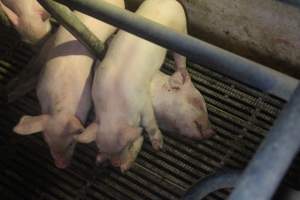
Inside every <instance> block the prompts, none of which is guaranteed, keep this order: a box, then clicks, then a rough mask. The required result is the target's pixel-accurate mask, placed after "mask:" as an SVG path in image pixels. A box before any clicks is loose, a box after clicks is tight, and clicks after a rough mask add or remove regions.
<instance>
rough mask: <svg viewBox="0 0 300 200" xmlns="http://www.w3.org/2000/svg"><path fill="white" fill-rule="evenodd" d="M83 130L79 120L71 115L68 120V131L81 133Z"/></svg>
mask: <svg viewBox="0 0 300 200" xmlns="http://www.w3.org/2000/svg"><path fill="white" fill-rule="evenodd" d="M83 131H84V127H83V125H82V123H81V121H80V120H79V119H78V118H77V117H75V116H73V117H71V118H70V120H69V122H68V133H71V134H76V135H77V134H80V133H82V132H83Z"/></svg>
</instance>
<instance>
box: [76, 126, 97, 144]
mask: <svg viewBox="0 0 300 200" xmlns="http://www.w3.org/2000/svg"><path fill="white" fill-rule="evenodd" d="M97 127H98V125H97V124H96V123H91V124H90V125H89V126H88V127H87V128H86V129H85V130H84V131H83V132H82V133H81V134H80V135H75V136H74V139H75V140H76V141H77V142H80V143H85V144H87V143H91V142H93V141H94V140H95V139H96V133H97Z"/></svg>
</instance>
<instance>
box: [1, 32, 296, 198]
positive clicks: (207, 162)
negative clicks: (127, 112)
mask: <svg viewBox="0 0 300 200" xmlns="http://www.w3.org/2000/svg"><path fill="white" fill-rule="evenodd" d="M0 30H1V31H0V85H1V86H4V85H5V84H7V83H8V81H9V80H11V78H12V77H14V76H16V74H17V73H18V72H20V70H21V69H22V68H23V67H24V66H25V65H26V63H28V62H29V60H30V58H31V56H32V55H33V50H31V49H30V48H29V47H28V46H27V45H25V44H23V43H22V42H20V40H19V39H18V36H17V34H16V33H15V32H13V31H12V30H8V29H3V27H0ZM172 66H173V63H172V61H170V60H166V62H165V65H164V67H163V69H162V70H163V71H164V72H166V73H171V72H172V71H173V67H172ZM189 71H190V74H191V75H192V78H193V81H194V84H195V86H196V87H197V88H198V89H199V90H200V91H201V92H202V94H203V95H204V97H205V100H206V102H207V106H208V110H209V117H210V120H211V122H212V124H213V127H214V128H215V130H216V131H217V135H216V136H214V137H213V138H211V139H209V140H205V141H200V142H197V141H191V140H189V139H185V138H181V137H178V136H175V135H173V134H172V133H165V150H164V151H162V152H158V153H157V152H154V151H153V150H152V148H151V145H150V143H149V141H146V142H145V144H144V145H143V150H142V151H141V152H140V154H139V156H138V159H137V161H136V164H135V165H134V166H133V168H132V169H131V170H130V171H128V172H127V173H126V174H121V173H120V172H119V171H118V170H116V169H114V168H111V167H107V168H101V167H97V166H95V164H94V159H95V154H96V148H95V146H94V144H91V145H78V146H77V148H76V152H75V155H74V159H73V162H72V164H71V166H70V167H69V168H68V169H66V170H59V169H57V168H55V167H54V165H53V162H52V160H51V157H50V153H49V150H48V147H47V145H46V144H45V142H44V141H43V140H42V137H41V136H40V135H32V136H27V137H21V136H17V135H16V134H14V133H13V132H12V127H13V126H14V125H15V124H16V122H17V121H18V120H19V118H20V116H22V115H23V114H25V113H26V114H32V115H33V114H39V106H38V103H37V100H36V97H35V93H34V91H32V92H31V93H29V94H27V95H26V96H25V97H23V98H21V99H19V100H18V101H16V102H14V103H12V104H9V105H7V104H5V103H4V102H1V105H0V199H5V200H9V199H34V200H58V199H59V200H61V199H66V200H69V199H70V200H71V199H72V200H73V199H76V200H96V199H103V200H111V199H115V200H117V199H120V200H127V199H128V200H140V199H149V200H150V199H151V200H161V199H171V200H177V199H180V197H181V196H182V195H183V194H184V192H185V191H186V190H187V189H188V188H189V187H190V186H191V185H192V184H193V183H195V182H196V181H197V180H198V179H200V178H202V177H204V176H206V175H209V174H212V173H213V172H215V171H216V170H218V169H221V168H224V167H226V168H244V167H245V166H246V164H247V162H248V161H249V159H251V157H252V155H253V153H254V152H255V150H256V148H257V147H258V145H259V144H260V143H261V141H262V140H263V138H264V136H265V134H266V133H267V131H268V130H269V129H270V127H271V126H272V124H273V122H274V120H275V118H276V116H277V115H278V113H279V112H280V110H281V109H282V107H283V105H284V102H283V101H281V100H280V99H278V98H276V97H272V96H269V95H267V94H264V93H261V92H259V91H257V90H255V89H253V88H249V87H247V86H245V85H243V84H241V83H238V82H236V81H234V80H231V79H229V78H227V77H224V76H222V75H220V74H218V73H215V72H213V71H211V70H209V69H206V68H203V67H201V66H198V65H194V64H189ZM274 162H276V161H274ZM299 167H300V159H299V157H298V158H297V159H296V160H295V162H294V164H293V166H292V167H291V170H290V171H289V173H288V174H287V177H286V179H285V181H284V183H285V184H289V185H290V186H292V187H294V188H298V189H299V185H300V183H299V174H300V173H299V172H300V169H299ZM229 193H230V191H229V190H222V191H218V192H216V193H214V194H212V195H210V196H208V197H207V199H209V200H221V199H225V198H226V197H227V196H228V194H229Z"/></svg>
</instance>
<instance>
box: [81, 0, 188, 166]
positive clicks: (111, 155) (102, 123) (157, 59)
mask: <svg viewBox="0 0 300 200" xmlns="http://www.w3.org/2000/svg"><path fill="white" fill-rule="evenodd" d="M136 14H137V15H141V16H143V17H145V18H148V19H150V20H153V21H155V22H157V23H160V24H162V25H164V26H167V27H170V28H172V29H173V30H175V31H177V32H181V33H186V31H187V30H186V16H185V12H184V9H183V7H182V6H181V4H180V3H178V2H177V1H176V0H164V1H161V0H146V1H144V2H143V3H142V5H141V6H140V7H139V8H138V10H137V11H136ZM165 55H166V49H164V48H162V47H160V46H158V45H156V44H153V43H151V42H148V41H146V40H144V39H142V38H139V37H137V36H134V35H132V34H129V33H128V32H125V31H122V30H121V31H119V32H118V33H117V34H116V36H115V37H114V38H113V39H112V41H111V43H110V46H109V48H108V51H107V53H106V56H105V58H104V60H103V61H102V62H101V64H100V65H99V66H98V67H97V69H96V71H95V76H94V82H93V87H92V96H93V102H94V105H95V112H96V121H95V122H94V123H92V124H91V125H90V126H89V127H88V128H87V129H86V130H85V132H84V133H83V136H82V137H88V136H87V135H91V138H96V143H97V146H98V149H99V154H98V160H99V161H103V160H106V159H110V160H111V162H112V163H113V164H115V165H116V166H118V165H119V166H120V167H121V170H122V171H125V170H127V169H128V166H127V164H125V165H124V163H127V162H126V160H127V159H128V153H126V152H128V147H129V146H131V145H132V144H133V143H134V141H136V140H139V138H140V136H141V132H142V129H143V128H144V129H145V131H146V132H147V133H148V134H149V138H150V140H151V142H152V146H153V148H154V149H155V150H159V149H161V148H162V145H163V137H162V134H161V132H160V130H159V128H158V125H157V122H156V119H155V116H154V110H153V106H152V101H151V94H150V83H151V80H152V79H153V77H154V75H155V74H156V73H157V72H158V71H159V69H160V67H161V65H162V63H163V61H164V58H165ZM174 57H175V61H176V66H177V68H178V71H182V70H179V69H184V68H185V58H184V57H183V56H180V55H178V54H174ZM181 77H183V76H181ZM171 82H172V81H171ZM174 83H175V84H176V80H174ZM120 155H122V156H120Z"/></svg>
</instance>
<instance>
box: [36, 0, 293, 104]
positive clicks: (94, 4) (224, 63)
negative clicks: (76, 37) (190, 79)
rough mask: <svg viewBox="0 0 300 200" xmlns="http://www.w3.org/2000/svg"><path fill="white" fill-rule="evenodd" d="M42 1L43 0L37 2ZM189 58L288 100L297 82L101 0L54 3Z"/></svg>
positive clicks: (75, 0)
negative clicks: (61, 4)
mask: <svg viewBox="0 0 300 200" xmlns="http://www.w3.org/2000/svg"><path fill="white" fill-rule="evenodd" d="M39 1H40V2H42V1H43V0H39ZM56 1H58V2H60V3H63V4H65V5H67V6H69V7H71V8H72V9H75V10H78V11H80V12H83V13H85V14H88V15H90V16H93V17H95V18H97V19H100V20H102V21H104V22H106V23H109V24H112V25H114V26H117V27H119V28H121V29H124V30H125V31H128V32H130V33H133V34H135V35H137V36H139V37H142V38H144V39H146V40H149V41H151V42H154V43H156V44H159V45H161V46H163V47H165V48H168V49H170V50H173V51H176V52H178V53H180V54H182V55H185V56H186V57H188V58H189V59H190V60H191V61H193V62H195V63H198V64H200V65H203V66H205V67H209V68H211V69H213V70H215V71H218V72H221V73H223V74H225V75H227V76H229V77H232V78H234V79H236V80H238V81H240V82H243V83H246V84H248V85H250V86H252V87H254V88H257V89H260V90H262V91H264V92H267V93H269V94H272V95H275V96H278V97H280V98H282V99H284V100H288V99H289V98H290V96H291V95H292V93H293V91H294V90H295V88H296V86H297V84H298V80H297V79H295V78H292V77H289V76H287V75H285V74H282V73H280V72H278V71H275V70H272V69H270V68H267V67H265V66H263V65H261V64H258V63H255V62H253V61H250V60H248V59H245V58H243V57H240V56H238V55H235V54H233V53H230V52H228V51H225V50H223V49H221V48H218V47H216V46H213V45H210V44H208V43H206V42H203V41H201V40H198V39H196V38H193V37H191V36H188V35H184V34H180V33H177V32H175V31H172V30H171V29H169V28H166V27H164V26H162V25H160V24H158V23H155V22H152V21H151V20H148V19H146V18H144V17H142V16H137V15H135V14H133V13H131V12H129V11H126V10H123V9H120V8H118V7H116V6H113V5H111V4H109V3H107V2H105V1H103V0H97V1H94V0H56Z"/></svg>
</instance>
